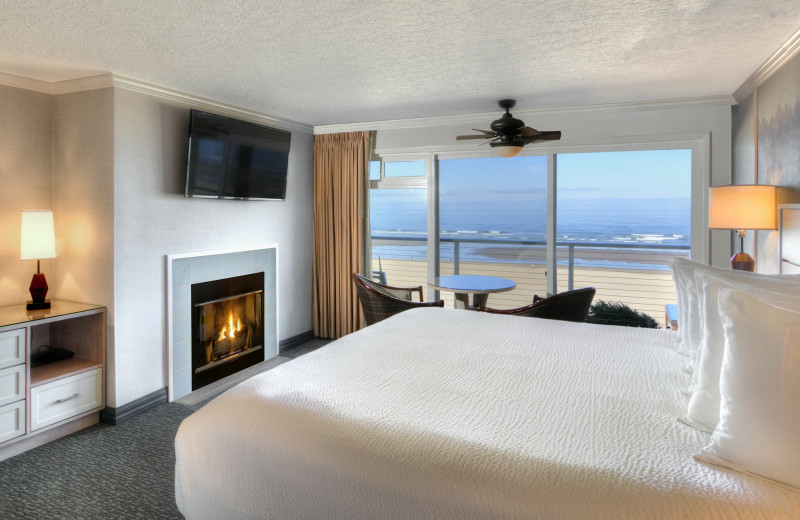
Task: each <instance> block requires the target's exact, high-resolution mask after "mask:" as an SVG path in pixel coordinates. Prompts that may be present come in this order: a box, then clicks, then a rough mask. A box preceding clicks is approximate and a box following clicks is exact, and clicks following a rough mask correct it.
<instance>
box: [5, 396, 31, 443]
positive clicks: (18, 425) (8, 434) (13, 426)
mask: <svg viewBox="0 0 800 520" xmlns="http://www.w3.org/2000/svg"><path fill="white" fill-rule="evenodd" d="M24 433H25V401H18V402H16V403H11V404H7V405H5V406H0V442H5V441H7V440H9V439H13V438H14V437H19V436H20V435H23V434H24Z"/></svg>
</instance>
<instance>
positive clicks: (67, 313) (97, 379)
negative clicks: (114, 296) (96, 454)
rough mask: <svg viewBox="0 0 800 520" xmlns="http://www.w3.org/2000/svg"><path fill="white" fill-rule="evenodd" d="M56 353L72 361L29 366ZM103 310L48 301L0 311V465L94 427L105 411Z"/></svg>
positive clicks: (89, 306) (104, 313)
mask: <svg viewBox="0 0 800 520" xmlns="http://www.w3.org/2000/svg"><path fill="white" fill-rule="evenodd" d="M48 346H50V347H59V348H63V349H67V350H70V351H72V352H74V354H75V355H74V357H71V358H68V359H63V360H61V361H55V362H52V363H47V364H43V365H39V366H36V367H32V366H31V354H33V353H35V352H37V351H38V350H41V349H46V348H47V347H48ZM105 355H106V309H105V307H101V306H97V305H90V304H85V303H75V302H67V301H61V300H53V301H52V302H51V308H50V309H44V310H36V311H29V310H27V309H26V306H25V305H24V304H20V305H10V306H7V307H0V460H3V459H5V458H7V457H10V456H13V455H16V454H17V453H20V452H22V451H25V450H27V449H30V448H32V447H34V446H38V445H40V444H44V443H45V442H48V441H50V440H53V439H55V438H58V437H61V436H63V435H67V434H69V433H72V432H73V431H76V430H79V429H81V428H84V427H86V426H88V425H91V424H94V423H96V422H97V421H98V419H99V414H98V412H99V411H100V410H102V409H103V407H104V406H105Z"/></svg>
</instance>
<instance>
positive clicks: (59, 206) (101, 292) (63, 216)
mask: <svg viewBox="0 0 800 520" xmlns="http://www.w3.org/2000/svg"><path fill="white" fill-rule="evenodd" d="M113 132H114V89H111V88H105V89H97V90H89V91H86V92H76V93H73V94H62V95H58V96H53V218H54V220H55V226H56V234H57V240H58V243H59V250H58V258H57V259H56V260H55V266H54V274H55V277H53V278H52V281H51V282H50V286H51V288H52V289H53V291H54V295H58V296H59V297H60V298H63V299H66V300H74V301H79V302H89V303H95V304H99V305H105V306H106V307H107V308H108V330H107V333H108V341H107V356H106V358H107V361H108V367H107V369H106V373H107V376H108V381H109V384H108V385H107V388H108V399H107V401H108V403H109V404H112V403H114V402H115V400H114V385H113V384H111V383H112V382H113V380H114V316H115V313H114V305H113V303H114V242H113V236H114V133H113Z"/></svg>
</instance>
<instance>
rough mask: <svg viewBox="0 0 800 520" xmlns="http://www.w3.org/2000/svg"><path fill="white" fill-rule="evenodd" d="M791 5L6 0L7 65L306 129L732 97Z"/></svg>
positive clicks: (776, 37) (799, 0)
mask: <svg viewBox="0 0 800 520" xmlns="http://www.w3.org/2000/svg"><path fill="white" fill-rule="evenodd" d="M798 26H800V0H720V1H714V0H676V1H663V0H661V1H659V0H614V1H610V0H538V1H524V0H515V1H513V2H512V1H504V0H483V1H477V0H449V1H446V2H445V1H435V0H404V1H400V0H373V1H369V2H367V1H355V0H294V1H292V0H134V1H129V0H59V1H57V2H53V1H47V0H16V1H15V0H2V1H0V72H5V73H9V74H15V75H20V76H25V77H29V78H33V79H39V80H43V81H49V82H52V81H60V80H65V79H73V78H77V77H83V76H89V75H94V74H98V73H103V72H114V73H117V74H121V75H124V76H129V77H133V78H136V79H139V80H144V81H147V82H152V83H156V84H159V85H163V86H167V87H171V88H174V89H178V90H183V91H186V92H190V93H193V94H198V95H201V96H205V97H209V98H212V99H215V100H218V101H222V102H226V103H229V104H232V105H236V106H240V107H243V108H247V109H251V110H256V111H259V112H263V113H266V114H269V115H273V116H277V117H283V118H288V119H293V120H296V121H300V122H304V123H308V124H313V125H323V124H335V123H347V122H358V121H378V120H386V119H398V118H409V117H422V116H436V115H455V114H465V113H475V112H490V111H494V110H496V104H495V102H496V100H497V99H499V98H502V97H515V98H517V99H518V100H519V103H518V105H517V106H518V108H519V109H534V108H548V107H560V106H576V105H591V104H598V103H615V102H627V101H648V100H660V99H674V98H685V97H701V96H710V95H721V94H732V93H733V92H734V91H735V90H736V89H737V88H738V87H739V86H740V85H741V84H742V83H743V82H744V81H745V80H746V79H747V78H748V76H750V74H751V73H753V72H754V71H755V70H756V69H757V68H758V67H759V66H760V65H761V64H762V63H763V62H764V61H765V60H766V59H767V58H769V57H770V55H771V54H772V53H773V52H775V51H776V50H777V49H778V48H779V47H780V45H781V44H782V43H784V42H785V41H786V39H787V38H788V37H789V36H790V35H791V34H793V32H794V31H795V30H796V29H797V28H798Z"/></svg>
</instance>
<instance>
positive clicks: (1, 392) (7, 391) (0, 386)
mask: <svg viewBox="0 0 800 520" xmlns="http://www.w3.org/2000/svg"><path fill="white" fill-rule="evenodd" d="M20 399H25V365H17V366H15V367H8V368H3V369H0V406H2V405H4V404H8V403H13V402H14V401H19V400H20Z"/></svg>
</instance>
